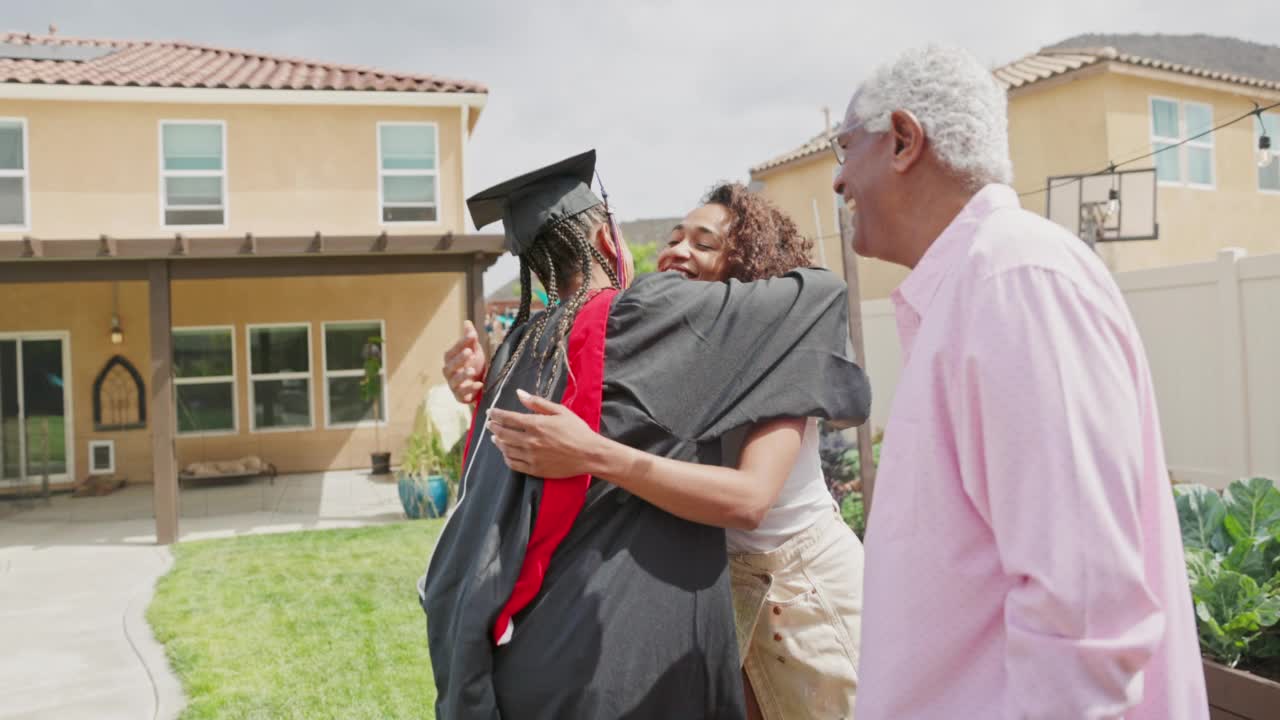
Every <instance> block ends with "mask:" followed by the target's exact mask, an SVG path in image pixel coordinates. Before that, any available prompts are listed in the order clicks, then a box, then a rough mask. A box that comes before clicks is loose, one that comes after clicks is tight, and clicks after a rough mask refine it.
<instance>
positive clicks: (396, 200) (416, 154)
mask: <svg viewBox="0 0 1280 720" xmlns="http://www.w3.org/2000/svg"><path fill="white" fill-rule="evenodd" d="M439 147H440V143H439V130H438V128H437V127H436V124H435V123H422V122H380V123H378V221H379V222H381V223H383V224H395V223H433V222H437V221H439V219H440V217H439V207H440V184H439V177H438V174H437V170H438V162H439V154H438V148H439Z"/></svg>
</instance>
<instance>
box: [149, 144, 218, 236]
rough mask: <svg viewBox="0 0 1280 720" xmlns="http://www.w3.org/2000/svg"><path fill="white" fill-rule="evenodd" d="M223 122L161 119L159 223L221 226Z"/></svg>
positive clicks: (168, 225)
mask: <svg viewBox="0 0 1280 720" xmlns="http://www.w3.org/2000/svg"><path fill="white" fill-rule="evenodd" d="M226 149H227V125H226V123H225V122H223V121H221V120H161V121H160V215H161V218H160V224H161V225H164V226H165V227H225V226H226V224H227V152H226Z"/></svg>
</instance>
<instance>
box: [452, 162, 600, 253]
mask: <svg viewBox="0 0 1280 720" xmlns="http://www.w3.org/2000/svg"><path fill="white" fill-rule="evenodd" d="M595 167H596V151H595V150H588V151H587V152H584V153H582V154H580V155H574V156H573V157H571V158H566V159H564V160H561V161H560V162H557V163H552V164H551V165H548V166H546V167H544V168H539V169H537V170H534V171H533V172H528V173H525V174H524V175H521V176H520V177H517V178H512V179H511V180H507V181H506V182H502V183H498V184H497V185H494V186H493V187H491V188H489V189H488V190H482V191H480V192H478V193H476V194H475V195H472V196H471V197H469V198H467V208H468V209H469V210H470V211H471V220H472V222H474V223H475V226H476V229H479V228H482V227H484V226H485V225H488V224H489V223H491V222H493V221H495V220H502V224H503V227H504V228H505V229H506V233H507V249H508V250H510V251H511V252H512V253H513V254H515V255H520V254H522V253H524V251H526V250H528V249H529V246H530V245H532V244H533V240H534V238H536V237H537V236H538V233H539V232H541V231H542V230H543V229H544V228H546V227H548V226H550V225H552V224H554V223H556V222H558V221H560V220H564V219H565V218H568V217H572V216H574V215H577V214H578V213H581V212H583V211H585V210H589V209H591V208H593V207H595V206H596V205H599V204H601V202H602V201H601V200H600V198H598V197H596V194H595V193H594V192H592V191H591V177H592V175H593V174H594V173H595Z"/></svg>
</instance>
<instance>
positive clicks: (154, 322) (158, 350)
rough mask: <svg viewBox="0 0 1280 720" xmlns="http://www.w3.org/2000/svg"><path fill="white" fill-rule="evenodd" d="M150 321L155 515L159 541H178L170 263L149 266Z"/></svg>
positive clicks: (150, 402) (152, 470) (152, 262)
mask: <svg viewBox="0 0 1280 720" xmlns="http://www.w3.org/2000/svg"><path fill="white" fill-rule="evenodd" d="M147 278H148V279H147V282H148V285H147V290H148V294H149V296H150V322H151V394H150V397H149V398H148V404H149V405H150V407H149V408H148V413H147V414H148V415H150V416H151V482H152V483H153V486H152V491H153V502H154V506H155V516H156V542H157V543H159V544H160V545H169V544H171V543H173V542H174V541H176V540H177V539H178V457H177V449H176V448H175V446H174V435H175V430H176V427H175V423H174V412H175V404H174V395H173V393H174V390H173V330H172V313H171V309H172V308H171V305H170V294H169V263H168V261H166V260H151V261H149V262H148V263H147Z"/></svg>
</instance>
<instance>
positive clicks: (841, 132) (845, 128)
mask: <svg viewBox="0 0 1280 720" xmlns="http://www.w3.org/2000/svg"><path fill="white" fill-rule="evenodd" d="M862 125H863V121H861V120H846V121H845V122H844V124H843V125H841V126H840V127H838V128H836V129H835V130H834V131H833V132H832V133H831V136H830V137H828V138H827V143H828V144H830V145H831V152H832V153H833V154H835V156H836V162H837V163H839V164H840V165H843V164H844V158H845V148H844V147H843V146H841V145H840V138H841V137H848V136H849V135H852V134H853V131H854V130H857V129H858V128H860V127H862Z"/></svg>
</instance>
